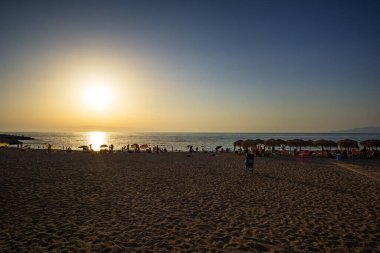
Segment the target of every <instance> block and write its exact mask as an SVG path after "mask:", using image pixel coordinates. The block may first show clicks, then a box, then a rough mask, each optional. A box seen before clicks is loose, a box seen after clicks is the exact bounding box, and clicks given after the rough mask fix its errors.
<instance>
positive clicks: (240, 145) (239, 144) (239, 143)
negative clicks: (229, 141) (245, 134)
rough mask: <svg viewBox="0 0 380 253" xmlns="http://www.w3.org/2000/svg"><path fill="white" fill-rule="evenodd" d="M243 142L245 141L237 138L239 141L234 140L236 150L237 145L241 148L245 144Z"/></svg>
mask: <svg viewBox="0 0 380 253" xmlns="http://www.w3.org/2000/svg"><path fill="white" fill-rule="evenodd" d="M243 142H244V141H243V140H237V141H235V142H234V151H235V149H236V147H239V148H241V147H242V146H243Z"/></svg>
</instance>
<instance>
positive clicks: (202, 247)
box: [0, 150, 380, 253]
mask: <svg viewBox="0 0 380 253" xmlns="http://www.w3.org/2000/svg"><path fill="white" fill-rule="evenodd" d="M379 171H380V161H379V160H371V161H363V160H360V161H359V160H357V161H356V160H355V161H339V162H338V161H335V160H328V159H317V158H306V159H296V158H292V157H287V158H286V157H277V158H257V159H256V160H255V170H254V171H253V172H252V173H251V172H247V171H245V170H244V157H243V156H237V155H235V154H231V153H230V154H220V153H217V154H216V155H212V154H210V153H208V154H204V153H196V154H192V156H191V157H188V153H160V154H147V153H139V154H126V153H114V154H99V153H84V152H71V153H64V152H54V153H47V152H46V151H41V150H40V151H37V150H31V151H27V152H20V151H18V150H1V151H0V214H1V216H0V217H1V219H0V228H1V229H0V252H113V253H115V252H168V251H171V252H241V251H249V252H380V215H379V214H380V181H379V180H380V174H379Z"/></svg>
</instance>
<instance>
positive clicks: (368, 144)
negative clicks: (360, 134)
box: [360, 139, 380, 150]
mask: <svg viewBox="0 0 380 253" xmlns="http://www.w3.org/2000/svg"><path fill="white" fill-rule="evenodd" d="M360 144H361V145H363V146H365V147H367V148H372V147H375V148H376V150H377V147H380V140H375V139H372V140H365V141H361V142H360Z"/></svg>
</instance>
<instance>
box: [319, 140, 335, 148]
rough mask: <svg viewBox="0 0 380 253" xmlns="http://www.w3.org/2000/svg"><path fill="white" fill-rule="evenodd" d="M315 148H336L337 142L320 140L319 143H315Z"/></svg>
mask: <svg viewBox="0 0 380 253" xmlns="http://www.w3.org/2000/svg"><path fill="white" fill-rule="evenodd" d="M314 146H320V147H322V149H323V148H324V147H330V149H331V147H336V142H335V141H330V140H324V139H320V140H317V141H314Z"/></svg>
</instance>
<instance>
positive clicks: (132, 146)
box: [131, 143, 139, 149]
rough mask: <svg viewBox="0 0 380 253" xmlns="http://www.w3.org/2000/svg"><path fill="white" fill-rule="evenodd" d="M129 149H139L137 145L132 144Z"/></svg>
mask: <svg viewBox="0 0 380 253" xmlns="http://www.w3.org/2000/svg"><path fill="white" fill-rule="evenodd" d="M131 148H133V149H138V148H139V144H137V143H135V144H132V145H131Z"/></svg>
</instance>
